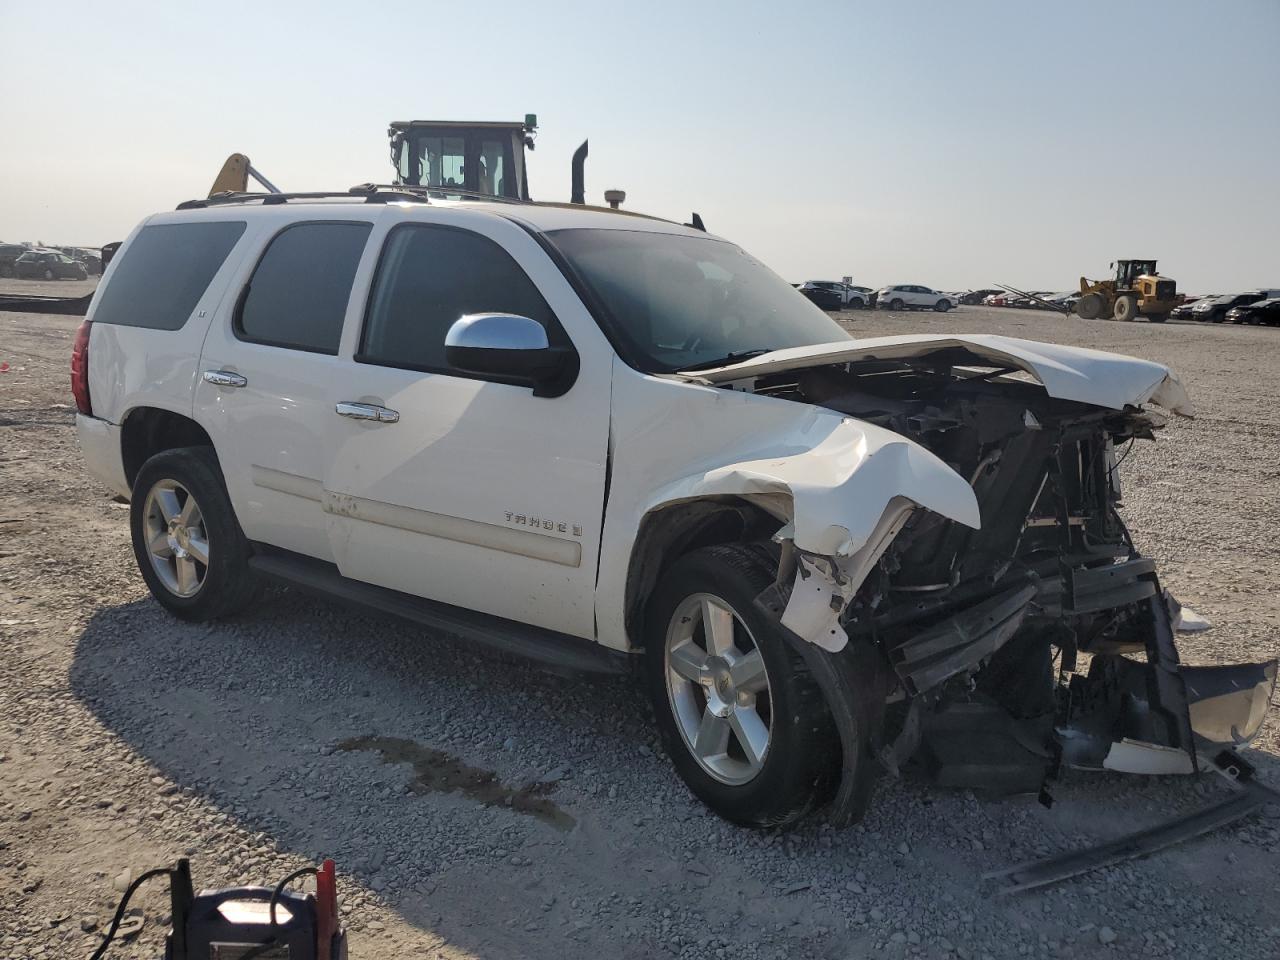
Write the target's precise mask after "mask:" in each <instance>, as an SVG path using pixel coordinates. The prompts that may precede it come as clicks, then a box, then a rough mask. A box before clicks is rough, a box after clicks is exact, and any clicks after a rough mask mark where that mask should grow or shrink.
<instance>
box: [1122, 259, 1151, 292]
mask: <svg viewBox="0 0 1280 960" xmlns="http://www.w3.org/2000/svg"><path fill="white" fill-rule="evenodd" d="M1144 275H1147V276H1152V277H1154V276H1155V275H1156V262H1155V261H1154V260H1117V261H1116V287H1117V288H1118V289H1120V290H1132V289H1134V288H1135V287H1137V285H1138V278H1139V277H1141V276H1144Z"/></svg>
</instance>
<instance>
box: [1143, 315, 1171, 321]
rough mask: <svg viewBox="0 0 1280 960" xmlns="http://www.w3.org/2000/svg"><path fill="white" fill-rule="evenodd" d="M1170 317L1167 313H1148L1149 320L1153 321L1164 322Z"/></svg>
mask: <svg viewBox="0 0 1280 960" xmlns="http://www.w3.org/2000/svg"><path fill="white" fill-rule="evenodd" d="M1168 319H1169V315H1168V314H1167V313H1148V314H1147V320H1148V321H1149V322H1151V323H1164V322H1165V321H1166V320H1168Z"/></svg>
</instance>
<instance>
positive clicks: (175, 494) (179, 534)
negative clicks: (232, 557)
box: [142, 480, 209, 597]
mask: <svg viewBox="0 0 1280 960" xmlns="http://www.w3.org/2000/svg"><path fill="white" fill-rule="evenodd" d="M142 515H143V532H144V535H145V537H146V547H147V556H148V558H149V559H150V560H151V566H152V569H154V570H155V572H156V576H158V577H159V578H160V581H161V583H163V584H164V585H165V587H166V589H168V590H169V592H171V593H173V594H174V595H176V596H179V597H193V596H195V595H196V594H197V593H199V592H200V588H201V587H202V586H204V581H205V578H206V577H207V576H208V574H209V534H208V532H207V531H206V530H205V526H204V515H203V514H202V513H201V512H200V505H199V504H198V503H196V498H195V497H193V496H192V495H191V492H190V491H189V490H188V489H187V488H186V487H184V486H183V485H182V484H180V483H178V482H177V481H176V480H160V481H158V482H157V483H156V484H155V486H153V487H152V488H151V490H150V492H149V493H148V494H147V500H146V503H145V504H143V508H142Z"/></svg>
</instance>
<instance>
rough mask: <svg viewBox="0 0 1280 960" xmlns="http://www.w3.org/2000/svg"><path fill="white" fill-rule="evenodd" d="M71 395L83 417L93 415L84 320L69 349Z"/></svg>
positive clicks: (86, 326)
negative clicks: (90, 401)
mask: <svg viewBox="0 0 1280 960" xmlns="http://www.w3.org/2000/svg"><path fill="white" fill-rule="evenodd" d="M71 393H72V395H73V396H74V397H75V398H76V409H77V410H79V411H80V412H81V413H83V414H84V415H85V416H92V415H93V407H92V406H91V405H90V403H89V321H88V320H85V321H84V322H83V323H81V324H80V329H79V330H77V331H76V339H75V343H74V344H72V347H71Z"/></svg>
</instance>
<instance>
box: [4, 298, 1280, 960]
mask: <svg viewBox="0 0 1280 960" xmlns="http://www.w3.org/2000/svg"><path fill="white" fill-rule="evenodd" d="M24 286H30V285H24ZM34 286H35V287H37V288H38V289H36V290H33V292H39V293H54V292H64V293H67V294H70V293H73V292H82V291H83V290H84V289H86V287H85V285H83V284H75V285H74V286H75V287H76V288H77V289H76V290H70V289H66V290H62V291H57V290H55V289H54V288H55V287H70V286H72V285H70V284H37V285H34ZM851 318H852V319H851V324H850V325H851V328H852V329H853V330H854V331H855V332H856V333H859V334H878V333H886V332H900V331H940V330H954V331H966V332H995V333H1003V334H1010V335H1013V336H1020V337H1028V338H1036V339H1048V340H1056V341H1060V342H1065V343H1071V344H1080V345H1087V346H1093V347H1099V348H1104V349H1113V350H1118V351H1121V352H1125V353H1132V354H1136V355H1138V356H1142V357H1148V358H1151V359H1154V360H1159V361H1163V362H1166V363H1169V364H1170V365H1172V366H1173V367H1174V368H1175V369H1176V370H1177V371H1178V372H1179V373H1180V374H1181V375H1182V377H1183V379H1184V381H1185V382H1186V384H1187V386H1188V388H1189V390H1190V391H1191V394H1192V396H1193V398H1194V399H1195V400H1196V402H1197V404H1198V406H1199V416H1198V417H1197V418H1196V419H1195V420H1193V421H1178V422H1174V423H1172V424H1171V425H1170V426H1169V428H1168V429H1167V430H1166V431H1165V432H1164V434H1163V435H1162V436H1161V437H1160V439H1159V441H1158V442H1157V443H1155V444H1150V443H1148V444H1143V445H1140V446H1138V447H1137V448H1136V449H1135V450H1134V451H1133V453H1132V455H1131V456H1129V457H1128V458H1127V459H1126V460H1125V461H1124V465H1123V468H1122V470H1123V478H1124V483H1125V489H1126V495H1127V504H1128V505H1127V517H1128V519H1129V523H1130V525H1131V527H1132V528H1133V529H1134V531H1135V536H1136V537H1137V539H1138V542H1139V544H1140V546H1141V547H1142V548H1143V549H1144V550H1145V551H1147V552H1148V553H1150V554H1152V555H1154V556H1155V557H1156V558H1157V559H1158V561H1159V562H1160V564H1161V567H1162V570H1163V574H1164V579H1165V581H1166V583H1167V585H1168V586H1170V587H1171V588H1172V589H1173V591H1174V592H1175V593H1176V594H1177V595H1178V596H1179V597H1180V598H1181V599H1182V600H1183V601H1184V602H1186V603H1187V604H1189V605H1191V606H1193V607H1194V608H1195V609H1196V610H1198V611H1199V612H1201V613H1203V614H1204V615H1206V616H1207V617H1209V618H1210V619H1211V620H1212V621H1213V622H1214V624H1215V629H1214V630H1212V631H1211V632H1210V633H1208V634H1204V635H1200V636H1197V637H1184V638H1183V639H1182V640H1181V646H1182V651H1183V658H1184V659H1185V660H1187V661H1190V662H1225V661H1234V660H1245V659H1262V658H1264V657H1269V656H1274V655H1275V654H1276V653H1277V652H1278V650H1277V647H1278V644H1277V639H1276V638H1277V635H1278V632H1280V631H1278V628H1280V592H1278V591H1277V589H1276V581H1277V575H1278V574H1280V540H1278V538H1277V531H1278V530H1280V413H1278V412H1277V410H1276V398H1277V397H1280V330H1274V329H1267V328H1252V327H1249V328H1239V327H1212V328H1207V329H1206V328H1202V327H1197V326H1193V325H1172V324H1171V325H1167V326H1163V327H1156V326H1149V325H1146V324H1134V325H1120V324H1113V323H1102V322H1094V323H1085V322H1083V321H1079V320H1075V319H1062V318H1057V317H1051V316H1046V315H1042V314H1034V313H1030V312H1021V311H983V310H980V309H977V308H965V309H961V310H958V311H956V312H953V313H951V314H948V315H934V314H910V315H886V314H882V313H881V314H853V315H851ZM74 328H75V320H74V319H72V318H65V317H40V316H22V315H15V314H0V364H3V363H4V362H6V361H7V362H8V364H9V368H8V370H7V372H3V373H0V957H4V958H15V960H16V958H24V960H25V958H31V957H47V958H54V957H57V958H63V957H84V956H87V955H88V954H89V953H90V952H91V950H92V949H93V948H94V947H95V946H96V944H97V943H98V936H97V934H96V933H95V932H94V931H95V930H97V929H100V928H101V927H102V926H103V925H104V924H105V923H106V921H107V920H108V919H109V911H110V909H111V908H112V907H113V905H114V903H115V901H116V899H117V897H118V896H119V894H118V892H117V891H116V890H115V889H113V885H112V884H113V880H114V879H115V878H116V877H117V876H118V875H119V874H120V873H121V872H122V871H123V870H125V869H126V868H128V867H132V868H133V869H134V870H141V869H145V868H148V867H151V866H153V865H158V864H163V863H166V862H169V861H172V860H173V859H174V858H176V857H179V856H182V855H189V856H191V857H192V859H193V862H194V870H195V873H196V877H197V882H198V883H203V884H205V885H208V886H222V885H227V884H231V883H243V882H248V881H252V882H261V883H272V882H274V881H275V879H277V878H279V877H280V876H282V875H284V873H286V872H287V871H289V870H290V869H292V868H294V867H295V866H298V865H301V864H303V863H305V862H308V861H314V860H316V859H318V858H320V857H322V856H326V855H327V856H333V857H334V858H335V859H336V860H337V861H338V864H339V869H340V870H341V871H343V872H344V873H345V877H346V879H345V880H344V881H343V882H342V883H341V884H340V895H341V896H342V898H343V901H344V903H345V907H346V909H347V911H348V913H347V919H348V923H349V925H350V927H351V930H352V934H351V953H352V956H353V957H356V958H371V957H377V958H390V957H409V956H413V957H443V958H450V960H453V958H464V957H477V958H507V957H532V958H543V957H546V958H551V957H554V958H556V960H572V958H578V957H583V958H586V957H597V956H610V957H617V958H641V957H645V958H648V957H654V956H663V955H670V956H673V957H674V956H678V957H687V958H723V957H729V956H732V957H734V958H735V960H737V958H743V960H753V958H774V957H778V958H782V957H787V958H793V957H830V958H849V957H861V956H868V955H874V956H890V957H895V956H904V955H908V956H927V957H943V956H948V955H953V954H954V955H958V956H960V957H964V958H969V957H983V956H990V957H1018V956H1034V957H1040V956H1046V957H1049V956H1052V957H1056V956H1075V957H1091V956H1114V955H1118V954H1119V953H1121V952H1123V953H1125V954H1129V955H1142V956H1232V957H1238V958H1253V957H1256V958H1263V957H1275V956H1277V955H1280V926H1277V924H1280V920H1278V919H1277V917H1280V886H1278V885H1277V883H1276V877H1277V876H1278V875H1280V820H1278V819H1275V818H1274V817H1272V818H1268V817H1262V818H1258V819H1256V820H1254V821H1252V822H1247V823H1243V824H1239V825H1236V826H1233V827H1230V828H1228V829H1226V830H1223V831H1221V832H1220V833H1218V834H1216V835H1213V836H1211V837H1209V838H1205V839H1202V840H1199V841H1197V842H1194V843H1191V844H1188V845H1185V846H1183V847H1180V848H1176V849H1173V850H1169V851H1166V852H1163V853H1161V854H1158V855H1157V856H1154V857H1152V858H1149V859H1147V860H1142V861H1137V862H1132V863H1129V864H1125V865H1123V866H1121V867H1118V868H1115V869H1111V870H1108V871H1105V872H1102V873H1097V874H1093V875H1090V876H1086V877H1083V878H1080V879H1078V880H1075V881H1072V882H1068V883H1065V884H1062V885H1060V886H1059V887H1056V888H1052V889H1050V890H1049V891H1047V892H1042V893H1036V894H1030V895H1024V896H1021V897H1016V898H1008V899H998V898H994V897H992V896H991V895H990V891H989V890H988V889H986V888H984V887H983V885H982V884H981V882H980V877H981V875H982V874H983V872H984V871H988V870H992V869H996V868H999V867H1001V866H1005V865H1008V864H1010V863H1012V862H1015V861H1017V860H1020V859H1025V858H1028V857H1031V856H1035V855H1040V854H1048V853H1050V852H1056V851H1059V850H1064V849H1070V848H1075V847H1078V846H1082V845H1085V844H1089V843H1092V842H1096V841H1098V840H1101V839H1104V838H1107V837H1111V836H1114V835H1116V834H1118V833H1120V832H1123V831H1127V830H1132V829H1136V828H1139V827H1142V826H1145V825H1150V824H1154V823H1156V822H1158V821H1160V820H1161V819H1163V818H1167V817H1169V816H1170V815H1172V814H1175V813H1177V812H1181V811H1185V810H1189V809H1193V808H1195V807H1196V806H1198V805H1202V804H1204V803H1205V802H1207V800H1209V799H1212V798H1216V797H1218V796H1220V795H1222V792H1223V790H1224V789H1225V788H1224V787H1223V786H1221V785H1220V784H1219V783H1217V782H1215V781H1214V780H1211V779H1204V780H1200V781H1198V782H1197V781H1192V780H1188V779H1178V778H1165V779H1146V780H1144V779H1138V778H1125V777H1119V776H1110V775H1089V776H1086V775H1082V774H1069V775H1068V776H1066V778H1065V779H1064V780H1062V781H1060V782H1059V783H1058V784H1057V785H1056V786H1055V787H1054V789H1053V793H1054V796H1055V798H1056V799H1057V803H1056V804H1055V805H1054V806H1053V807H1052V808H1051V809H1046V808H1045V807H1043V806H1041V805H1039V804H1037V803H1036V802H1035V800H1034V799H1032V798H1015V799H990V798H985V797H980V796H975V795H973V794H970V793H957V792H948V791H944V790H938V789H932V788H928V787H925V786H921V785H918V784H914V783H901V782H884V783H882V785H881V787H880V789H879V793H878V796H877V800H876V803H875V805H874V809H873V810H872V812H871V814H870V816H869V817H868V818H867V819H866V820H865V821H864V822H863V823H862V824H861V825H859V826H856V827H853V828H851V829H847V830H841V831H836V830H832V829H830V828H827V827H825V826H824V825H822V824H821V823H819V822H816V821H815V822H813V823H810V824H808V825H806V826H805V827H803V828H802V829H800V830H798V831H796V832H794V833H791V834H787V835H784V836H774V835H765V834H752V833H748V832H745V831H742V830H739V829H735V828H733V827H730V826H728V825H726V824H724V823H722V822H720V821H718V820H717V819H716V818H714V817H712V816H711V815H709V814H708V813H707V812H706V811H705V810H703V809H702V808H701V807H700V806H699V805H698V804H696V803H695V802H693V801H692V800H691V799H690V798H689V795H688V794H687V793H686V791H685V789H684V788H683V786H682V785H681V784H680V783H679V781H677V779H676V777H675V775H674V773H673V772H672V770H671V769H670V766H669V765H668V763H667V762H666V761H665V759H664V758H663V757H662V756H661V755H660V753H659V751H658V750H657V748H656V744H655V739H654V734H653V731H652V729H651V726H650V722H649V719H648V716H647V708H646V707H645V706H644V704H643V703H642V700H641V698H640V696H639V695H638V693H637V692H636V690H634V689H633V688H632V687H631V685H630V684H629V683H627V682H625V681H605V682H600V681H569V680H563V679H558V678H554V677H549V676H546V675H544V674H541V673H539V672H536V671H535V670H533V669H531V668H529V667H527V666H525V665H522V664H515V663H506V662H502V661H498V660H495V659H494V658H493V657H491V656H489V655H487V654H481V653H478V652H476V651H475V650H473V649H469V648H467V647H465V646H463V645H462V644H460V643H458V642H456V641H453V640H451V639H449V638H443V637H441V638H437V637H429V636H424V635H423V633H422V631H420V630H417V629H414V628H412V627H408V626H405V625H402V624H400V623H397V622H393V621H389V620H384V619H380V618H378V617H375V616H371V615H368V614H365V613H362V612H353V611H351V610H348V609H344V608H342V607H339V606H334V605H327V604H324V603H319V602H316V601H313V600H310V599H305V598H299V597H297V596H293V595H289V594H285V593H282V594H277V595H273V596H272V597H271V598H270V599H269V600H268V601H267V602H265V603H264V604H263V605H262V607H261V609H259V610H257V611H255V612H254V613H253V614H252V615H251V616H246V617H244V618H242V619H239V620H237V621H235V622H232V623H226V624H222V625H218V626H199V625H185V624H182V623H179V622H177V621H175V620H173V619H171V618H169V617H168V616H166V615H164V614H163V613H161V611H160V610H159V608H158V607H157V606H156V604H154V603H153V602H152V601H151V600H149V599H148V597H147V594H146V591H145V589H144V587H143V585H142V581H141V579H140V578H139V576H138V574H137V572H136V570H135V567H134V563H133V557H132V554H131V551H130V548H129V540H128V531H127V524H126V517H127V510H126V507H125V506H124V505H122V504H120V503H116V502H114V501H113V500H112V498H111V496H110V495H109V494H108V493H107V492H106V491H105V490H104V489H102V488H101V487H100V486H98V485H97V484H96V483H95V482H94V481H92V480H91V479H89V478H88V477H87V476H86V475H85V474H84V473H83V471H82V468H81V463H80V458H79V454H78V453H77V450H76V443H75V437H74V431H73V425H72V421H73V416H72V414H73V410H72V407H71V406H70V404H71V398H70V396H69V390H68V387H67V363H68V356H69V353H70V346H71V336H72V332H73V331H74ZM354 738H366V739H363V740H360V739H355V742H352V740H353V739H354ZM368 738H384V739H381V740H376V739H375V740H370V739H368ZM433 751H434V752H433ZM1249 755H1250V757H1251V758H1252V759H1253V760H1254V761H1255V762H1257V763H1258V764H1259V765H1260V767H1261V775H1262V776H1263V777H1264V778H1265V779H1267V780H1268V781H1270V782H1271V783H1273V784H1277V785H1280V723H1278V722H1277V721H1276V720H1275V719H1274V717H1273V719H1271V720H1270V721H1269V725H1268V727H1267V728H1266V730H1265V731H1264V733H1263V735H1262V737H1261V738H1260V740H1259V742H1258V743H1257V745H1256V749H1255V750H1252V751H1250V752H1249ZM451 758H456V759H457V760H459V761H463V762H465V763H467V764H470V765H471V766H473V767H475V768H479V769H481V770H486V771H493V772H495V773H496V774H497V777H498V778H499V779H500V781H501V783H502V784H505V785H507V786H511V787H519V786H520V785H521V784H524V783H534V782H547V781H554V782H555V784H556V785H555V787H554V789H553V790H552V791H551V792H550V793H549V794H548V797H549V799H550V800H551V801H552V804H553V805H554V809H542V810H541V811H540V813H541V815H540V816H534V815H526V813H524V812H521V811H518V810H514V809H512V808H510V807H507V806H502V805H496V806H485V805H482V803H481V798H478V797H476V796H473V795H471V794H468V793H465V792H452V793H441V792H439V791H437V790H432V789H431V786H432V784H434V783H438V781H439V777H440V774H441V769H442V765H445V766H447V765H448V764H450V763H452V762H453V760H452V759H451ZM385 761H397V762H385ZM400 761H403V762H400ZM1270 812H1271V813H1272V814H1276V815H1280V811H1276V810H1272V811H1270ZM137 903H138V905H139V906H140V907H142V908H143V909H144V910H145V915H146V926H145V928H144V930H143V933H142V934H141V936H140V937H139V938H138V939H136V940H135V941H133V942H132V943H130V944H127V945H124V946H121V947H119V948H118V949H117V950H116V951H115V952H114V953H113V954H112V955H113V956H120V957H130V956H132V957H155V956H158V955H159V953H160V952H161V947H160V936H161V931H162V930H163V929H164V927H165V925H166V923H167V917H166V916H165V914H166V911H167V899H166V898H165V897H164V896H163V895H162V894H161V893H160V888H159V887H157V888H156V889H155V890H153V891H152V892H151V893H148V894H146V895H143V896H141V897H140V899H138V901H137Z"/></svg>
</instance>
